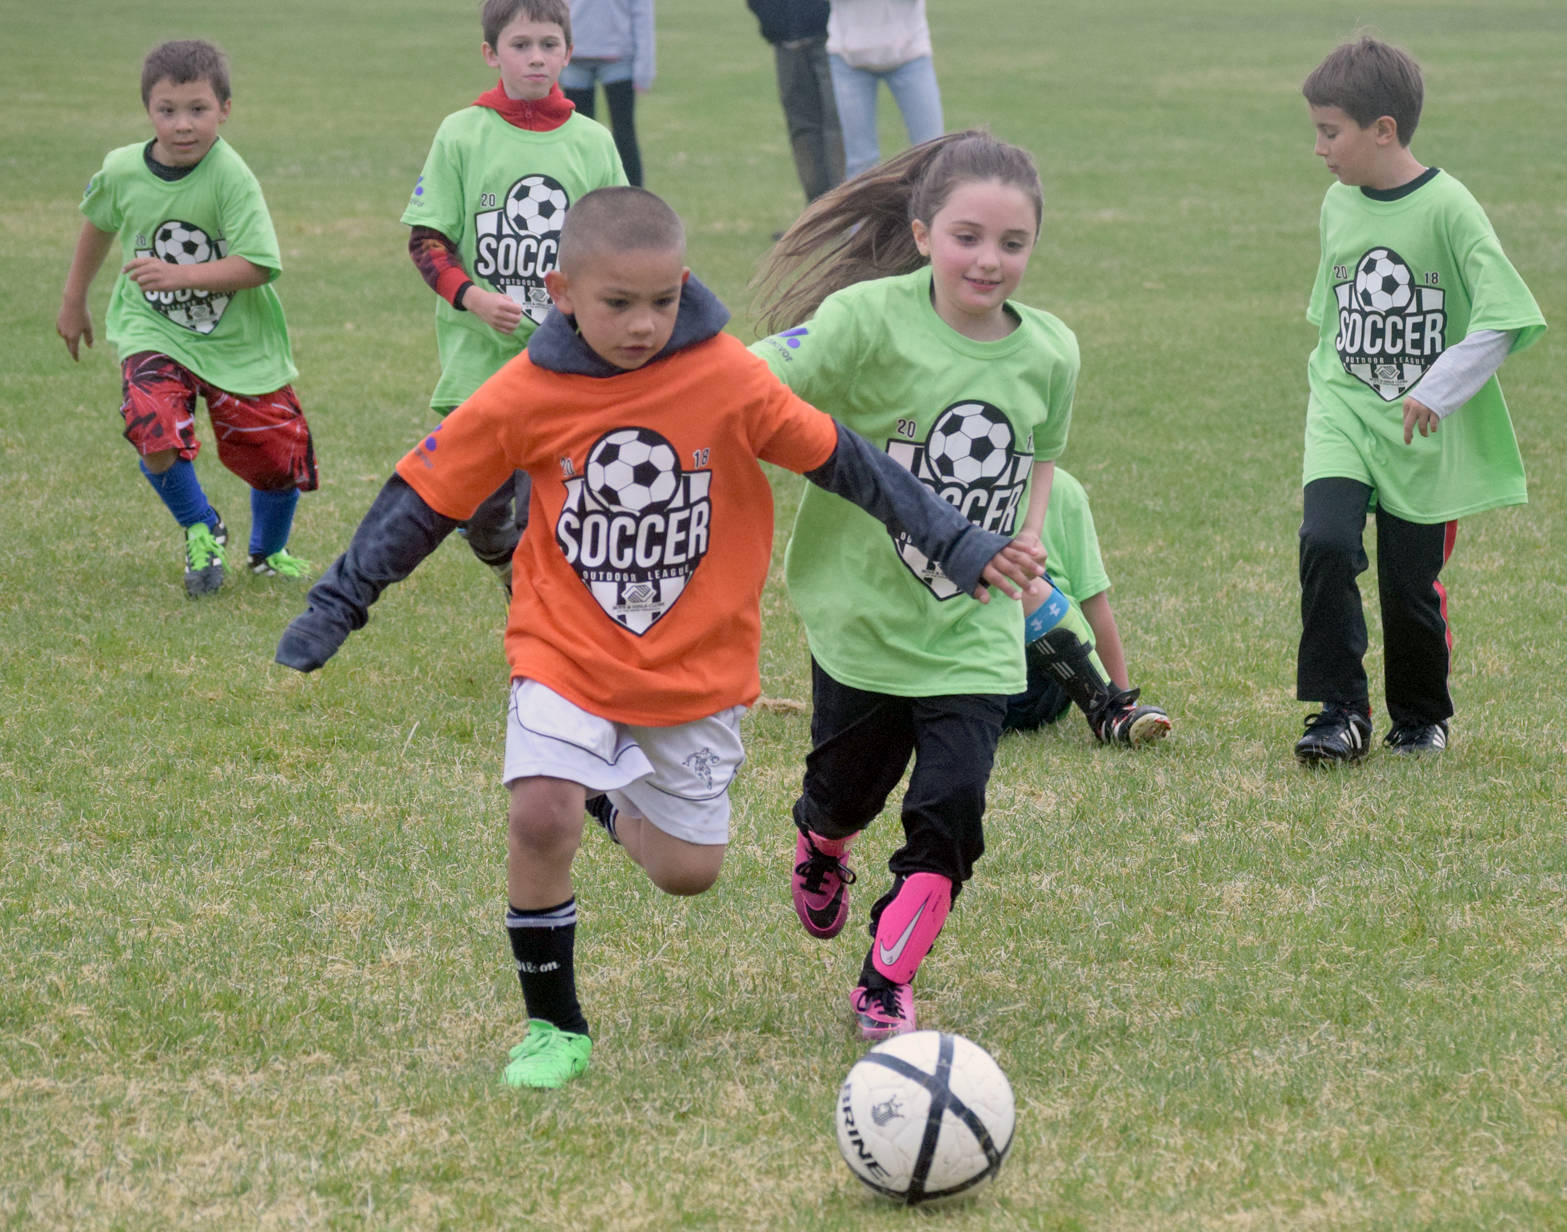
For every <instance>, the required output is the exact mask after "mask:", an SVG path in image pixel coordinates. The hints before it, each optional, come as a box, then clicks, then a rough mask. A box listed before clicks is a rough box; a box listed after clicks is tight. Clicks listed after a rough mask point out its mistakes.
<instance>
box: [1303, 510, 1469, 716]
mask: <svg viewBox="0 0 1567 1232" xmlns="http://www.w3.org/2000/svg"><path fill="white" fill-rule="evenodd" d="M1371 493H1372V490H1371V488H1370V487H1368V486H1367V485H1366V484H1363V483H1360V482H1359V481H1357V480H1354V479H1316V480H1313V481H1312V482H1311V483H1308V484H1307V485H1306V490H1305V516H1304V517H1303V518H1302V520H1301V525H1300V616H1301V637H1300V654H1299V657H1298V658H1297V660H1296V673H1295V695H1296V696H1297V697H1298V698H1299V699H1300V700H1301V701H1318V702H1329V701H1336V702H1354V703H1363V702H1366V701H1367V700H1368V698H1369V696H1370V691H1369V689H1368V687H1367V682H1366V669H1365V664H1364V661H1363V660H1364V659H1365V654H1366V618H1365V612H1364V610H1363V609H1362V606H1361V601H1360V586H1359V584H1358V583H1357V582H1356V580H1355V579H1356V578H1357V577H1358V576H1359V575H1360V574H1362V573H1364V572H1365V570H1366V567H1367V565H1368V563H1369V562H1368V561H1367V559H1366V550H1365V547H1364V545H1363V543H1362V537H1363V535H1364V533H1365V528H1366V508H1367V505H1368V504H1369V503H1370V500H1371ZM1376 525H1377V592H1378V595H1379V597H1380V599H1381V603H1382V643H1383V659H1384V662H1385V664H1386V671H1385V676H1386V679H1385V682H1384V684H1385V689H1386V693H1387V712H1388V717H1389V718H1390V719H1392V721H1393V722H1394V723H1436V722H1440V721H1443V720H1446V719H1448V718H1450V717H1451V716H1452V713H1453V700H1452V697H1451V696H1450V695H1449V693H1448V689H1447V677H1448V669H1449V665H1450V649H1451V647H1450V638H1449V634H1448V627H1447V592H1446V591H1445V590H1444V589H1443V588H1442V584H1441V582H1439V581H1438V580H1437V578H1438V575H1439V574H1440V573H1441V572H1442V566H1443V565H1444V564H1446V563H1447V558H1448V556H1449V555H1450V554H1451V553H1452V550H1453V537H1454V535H1455V533H1456V531H1457V529H1458V523H1457V522H1438V523H1435V524H1430V525H1427V524H1423V523H1418V522H1406V521H1405V520H1404V519H1403V518H1400V517H1395V516H1394V515H1393V514H1391V513H1389V512H1387V510H1385V509H1383V508H1382V507H1381V505H1378V506H1377V511H1376Z"/></svg>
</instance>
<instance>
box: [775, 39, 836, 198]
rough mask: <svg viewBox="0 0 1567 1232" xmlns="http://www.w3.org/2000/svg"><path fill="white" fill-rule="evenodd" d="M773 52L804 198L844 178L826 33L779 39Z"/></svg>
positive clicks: (779, 95) (815, 195) (816, 195)
mask: <svg viewBox="0 0 1567 1232" xmlns="http://www.w3.org/2000/svg"><path fill="white" fill-rule="evenodd" d="M773 53H774V54H773V58H774V61H775V64H776V67H777V70H778V101H779V102H780V103H781V104H782V105H783V113H784V121H785V123H786V124H787V125H788V129H789V144H790V148H791V149H792V150H793V153H794V169H795V172H796V174H797V175H799V177H800V188H801V189H802V190H803V191H804V193H805V199H806V200H807V201H814V200H816V198H817V197H819V196H821V195H822V194H823V193H824V192H826V191H827V190H828V189H830V188H832V187H833V186H835V185H837V184H839V183H841V182H842V180H843V132H842V130H841V129H840V128H839V127H838V104H837V101H836V100H835V99H834V98H833V92H832V73H831V70H830V69H829V67H828V63H827V39H826V37H825V36H824V37H822V38H820V39H813V40H811V41H809V42H805V43H802V44H792V45H788V46H785V45H783V44H779V45H778V46H776V47H774V49H773Z"/></svg>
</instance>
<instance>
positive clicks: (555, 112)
mask: <svg viewBox="0 0 1567 1232" xmlns="http://www.w3.org/2000/svg"><path fill="white" fill-rule="evenodd" d="M473 105H474V106H475V107H488V108H490V109H491V110H492V111H497V112H499V113H500V115H501V118H502V119H504V120H505V121H506V122H507V123H508V124H511V125H514V126H515V127H517V128H525V129H527V130H528V131H529V132H534V133H547V132H550V131H551V130H552V129H556V128H559V127H560V126H561V125H562V124H564V123H565V122H566V121H567V120H569V119H570V118H571V113H572V112H573V111H575V110H576V105H575V104H574V103H573V102H572V101H571V100H570V99H569V98H567V97H566V96H565V95H564V94H562V93H561V89H560V86H559V85H553V86H551V87H550V92H549V93H548V94H546V95H545V96H544V97H543V98H541V99H538V100H536V101H530V100H529V99H526V98H508V97H507V95H506V91H505V90H504V89H503V88H502V87H501V84H500V82H496V83H495V87H494V89H491V90H486V91H485V92H484V93H483V94H481V95H479V97H478V98H476V99H474V100H473Z"/></svg>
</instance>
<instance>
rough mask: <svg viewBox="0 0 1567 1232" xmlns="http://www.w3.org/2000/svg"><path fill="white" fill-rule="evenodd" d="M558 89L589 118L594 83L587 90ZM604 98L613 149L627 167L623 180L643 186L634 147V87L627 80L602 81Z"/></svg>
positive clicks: (591, 116)
mask: <svg viewBox="0 0 1567 1232" xmlns="http://www.w3.org/2000/svg"><path fill="white" fill-rule="evenodd" d="M561 93H563V94H564V95H565V96H566V97H567V98H569V99H570V100H571V101H572V102H573V103H575V104H576V107H577V110H578V111H580V112H581V113H582V114H583V115H585V116H587V117H588V119H590V120H591V119H592V118H593V87H592V86H589V87H588V88H587V89H586V90H568V89H566V88H565V87H564V86H562V87H561ZM604 101H605V102H607V103H608V104H609V132H610V136H612V137H613V138H614V139H615V149H616V151H617V152H618V153H619V154H620V165H621V166H622V167H624V168H625V169H626V180H627V182H628V183H630V184H631V185H633V186H634V187H637V188H641V187H642V151H641V150H640V149H639V148H638V147H637V88H636V86H635V85H633V84H632V83H631V82H629V81H608V82H605V83H604Z"/></svg>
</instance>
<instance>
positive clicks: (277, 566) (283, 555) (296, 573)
mask: <svg viewBox="0 0 1567 1232" xmlns="http://www.w3.org/2000/svg"><path fill="white" fill-rule="evenodd" d="M312 568H314V566H313V565H311V563H310V562H309V561H308V560H303V559H301V558H300V557H298V556H291V555H289V552H288V549H287V548H279V549H278V550H277V551H276V552H273V553H272V554H271V555H270V556H259V555H257V554H256V553H254V552H252V553H251V555H250V571H251V572H252V573H255V574H259V575H260V576H262V577H286V578H302V577H309V576H310V570H311V569H312Z"/></svg>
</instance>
